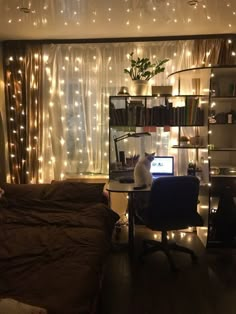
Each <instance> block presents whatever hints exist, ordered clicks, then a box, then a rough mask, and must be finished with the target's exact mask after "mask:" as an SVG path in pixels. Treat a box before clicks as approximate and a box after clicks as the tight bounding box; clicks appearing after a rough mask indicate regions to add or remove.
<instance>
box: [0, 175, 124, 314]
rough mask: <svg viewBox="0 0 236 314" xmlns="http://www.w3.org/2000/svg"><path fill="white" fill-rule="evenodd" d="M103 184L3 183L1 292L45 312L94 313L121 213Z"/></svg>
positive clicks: (50, 313) (0, 203)
mask: <svg viewBox="0 0 236 314" xmlns="http://www.w3.org/2000/svg"><path fill="white" fill-rule="evenodd" d="M103 186H104V184H100V183H81V182H69V181H68V182H67V181H61V182H54V183H53V184H21V185H15V184H4V185H2V188H3V190H4V191H5V193H4V195H3V196H2V197H1V198H0V224H1V226H0V298H11V299H13V300H17V301H20V302H23V303H26V304H29V305H32V306H38V307H41V308H43V309H45V310H46V311H47V313H48V314H75V313H76V314H87V313H89V314H91V313H93V314H94V313H96V311H97V304H98V299H99V292H100V289H101V284H102V275H103V270H104V267H105V265H106V260H107V256H108V254H109V251H110V248H111V237H112V231H113V228H114V225H115V222H116V221H117V220H118V219H119V216H118V215H117V214H116V213H115V212H113V211H112V210H111V209H110V208H109V207H108V205H107V202H106V198H105V197H104V194H103Z"/></svg>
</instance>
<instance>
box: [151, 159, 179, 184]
mask: <svg viewBox="0 0 236 314" xmlns="http://www.w3.org/2000/svg"><path fill="white" fill-rule="evenodd" d="M150 172H151V174H152V177H153V179H156V178H158V177H161V176H173V175H174V157H173V156H155V157H154V160H153V161H152V162H151V168H150Z"/></svg>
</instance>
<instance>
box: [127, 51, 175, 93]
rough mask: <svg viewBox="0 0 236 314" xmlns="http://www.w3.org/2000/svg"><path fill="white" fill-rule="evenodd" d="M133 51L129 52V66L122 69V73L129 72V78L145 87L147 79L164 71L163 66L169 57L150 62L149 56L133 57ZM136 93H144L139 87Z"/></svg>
mask: <svg viewBox="0 0 236 314" xmlns="http://www.w3.org/2000/svg"><path fill="white" fill-rule="evenodd" d="M133 54H134V52H131V53H130V55H129V57H130V67H129V68H126V69H124V73H126V74H129V76H130V77H131V79H132V80H133V82H134V83H135V84H137V85H138V86H145V89H147V84H148V81H149V80H150V79H151V78H153V77H154V76H155V75H157V74H158V73H161V72H164V71H165V67H164V66H163V65H164V64H165V63H166V62H167V61H169V59H163V60H158V61H157V62H155V63H152V62H151V61H150V59H149V58H139V57H138V58H137V59H136V60H135V59H133ZM136 94H137V95H143V94H145V93H144V92H143V91H142V88H141V87H140V88H139V89H138V90H137V91H136Z"/></svg>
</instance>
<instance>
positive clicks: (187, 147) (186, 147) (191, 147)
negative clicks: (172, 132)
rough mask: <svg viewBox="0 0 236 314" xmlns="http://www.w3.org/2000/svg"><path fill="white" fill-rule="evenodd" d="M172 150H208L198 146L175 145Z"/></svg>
mask: <svg viewBox="0 0 236 314" xmlns="http://www.w3.org/2000/svg"><path fill="white" fill-rule="evenodd" d="M172 148H181V149H207V146H198V145H184V146H182V145H173V146H172Z"/></svg>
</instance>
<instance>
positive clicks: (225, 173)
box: [208, 67, 236, 247]
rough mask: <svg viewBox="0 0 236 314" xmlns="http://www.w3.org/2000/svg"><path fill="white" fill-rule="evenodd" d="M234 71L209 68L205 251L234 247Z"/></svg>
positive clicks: (235, 119)
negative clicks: (207, 188) (207, 200)
mask: <svg viewBox="0 0 236 314" xmlns="http://www.w3.org/2000/svg"><path fill="white" fill-rule="evenodd" d="M235 86H236V68H235V67H230V68H229V67H223V68H222V67H221V68H213V69H212V73H211V79H210V89H211V93H210V99H209V104H210V106H209V136H208V141H209V161H210V162H209V167H210V182H211V187H210V197H209V233H208V247H219V246H224V247H225V246H226V247H235V245H236V231H235V230H236V206H235V204H234V199H235V196H236V139H235V136H234V134H235V132H236V90H235Z"/></svg>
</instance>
